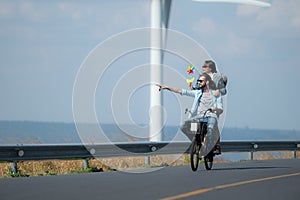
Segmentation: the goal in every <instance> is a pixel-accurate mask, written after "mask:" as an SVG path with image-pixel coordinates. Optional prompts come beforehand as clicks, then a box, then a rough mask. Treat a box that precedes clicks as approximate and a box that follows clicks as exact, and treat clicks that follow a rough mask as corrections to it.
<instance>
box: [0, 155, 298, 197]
mask: <svg viewBox="0 0 300 200" xmlns="http://www.w3.org/2000/svg"><path fill="white" fill-rule="evenodd" d="M183 198H185V199H205V200H210V199H214V200H216V199H222V200H224V199H243V200H256V199H264V200H277V199H284V200H290V199H293V200H299V199H300V159H290V160H272V161H247V162H236V163H223V164H215V165H214V168H213V170H211V171H206V170H204V166H203V165H200V169H199V170H198V171H197V172H192V171H191V169H190V167H189V166H182V167H165V168H162V169H160V170H156V171H154V172H150V173H135V174H134V173H126V172H100V173H90V174H76V175H74V174H73V175H60V176H49V177H25V178H2V179H0V199H1V200H16V199H22V200H27V199H28V200H29V199H30V200H34V199H39V200H40V199H41V200H53V199H55V200H58V199H64V200H68V199H72V200H76V199H80V200H83V199H86V200H87V199H183Z"/></svg>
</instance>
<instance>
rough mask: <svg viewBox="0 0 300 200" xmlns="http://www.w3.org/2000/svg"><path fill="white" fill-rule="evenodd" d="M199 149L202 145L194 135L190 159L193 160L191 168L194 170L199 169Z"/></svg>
mask: <svg viewBox="0 0 300 200" xmlns="http://www.w3.org/2000/svg"><path fill="white" fill-rule="evenodd" d="M199 151H200V145H199V144H198V142H197V139H196V137H194V139H193V142H192V145H191V149H190V161H191V168H192V170H193V171H197V169H198V165H199V159H200V157H199Z"/></svg>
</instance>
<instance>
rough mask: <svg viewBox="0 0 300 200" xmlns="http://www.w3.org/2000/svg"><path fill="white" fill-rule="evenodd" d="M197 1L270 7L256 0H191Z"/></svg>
mask: <svg viewBox="0 0 300 200" xmlns="http://www.w3.org/2000/svg"><path fill="white" fill-rule="evenodd" d="M193 1H197V2H210V3H239V4H245V5H251V6H260V7H270V6H271V4H270V3H267V2H262V1H257V0H193Z"/></svg>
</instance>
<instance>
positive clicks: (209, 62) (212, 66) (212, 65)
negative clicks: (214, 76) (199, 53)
mask: <svg viewBox="0 0 300 200" xmlns="http://www.w3.org/2000/svg"><path fill="white" fill-rule="evenodd" d="M204 63H205V65H207V66H208V67H209V68H210V69H211V72H212V73H217V68H216V63H215V62H214V61H212V60H206V61H205V62H204Z"/></svg>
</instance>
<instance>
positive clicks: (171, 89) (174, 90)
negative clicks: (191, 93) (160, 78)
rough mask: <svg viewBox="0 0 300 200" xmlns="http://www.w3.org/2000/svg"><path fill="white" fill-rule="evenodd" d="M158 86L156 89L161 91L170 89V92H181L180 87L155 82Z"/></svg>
mask: <svg viewBox="0 0 300 200" xmlns="http://www.w3.org/2000/svg"><path fill="white" fill-rule="evenodd" d="M156 85H157V86H158V88H159V89H158V90H159V91H161V90H170V91H171V92H175V93H178V94H181V93H182V89H181V88H175V87H168V86H165V85H160V84H156Z"/></svg>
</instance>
